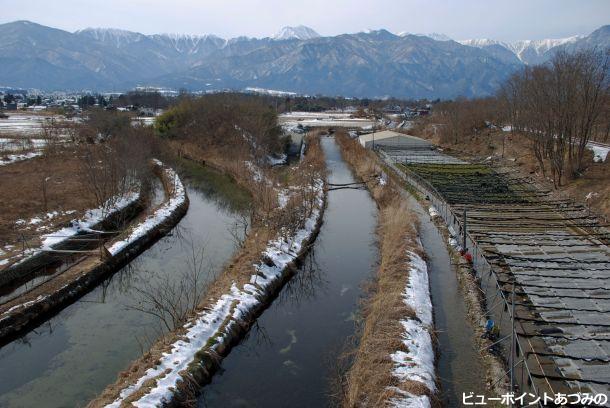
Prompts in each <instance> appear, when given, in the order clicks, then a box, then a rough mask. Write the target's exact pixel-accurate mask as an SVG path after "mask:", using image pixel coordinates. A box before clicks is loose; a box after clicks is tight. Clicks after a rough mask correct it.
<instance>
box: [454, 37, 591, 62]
mask: <svg viewBox="0 0 610 408" xmlns="http://www.w3.org/2000/svg"><path fill="white" fill-rule="evenodd" d="M582 38H584V36H583V35H575V36H572V37H568V38H550V39H544V40H522V41H515V42H504V41H497V40H490V39H487V38H481V39H471V40H460V41H458V42H459V43H460V44H463V45H467V46H470V47H477V48H482V49H488V48H490V47H493V46H500V47H504V48H506V49H507V50H509V51H511V52H512V53H513V54H515V56H516V57H517V58H519V60H520V61H521V62H523V63H524V64H528V65H534V64H539V63H542V62H544V61H546V60H547V59H548V58H547V57H545V54H546V53H547V52H549V51H550V50H551V49H553V48H555V47H558V46H561V45H564V44H572V43H575V42H577V41H578V40H580V39H582Z"/></svg>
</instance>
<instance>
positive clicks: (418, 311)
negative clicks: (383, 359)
mask: <svg viewBox="0 0 610 408" xmlns="http://www.w3.org/2000/svg"><path fill="white" fill-rule="evenodd" d="M409 257H410V259H411V261H410V263H409V280H408V282H407V287H406V288H405V292H404V302H405V304H406V305H407V306H409V307H410V308H411V309H413V310H414V311H415V318H413V319H410V318H409V319H404V320H401V321H400V324H401V325H402V327H403V330H404V331H403V335H402V343H403V344H404V345H405V347H406V349H407V351H406V352H405V351H400V350H399V351H396V352H395V353H393V354H391V355H390V357H391V358H392V361H394V369H393V371H392V374H393V375H394V377H396V378H397V379H398V380H399V381H401V382H402V381H418V382H420V383H422V384H424V385H425V386H426V387H427V388H428V389H429V390H430V391H431V392H435V391H436V384H435V378H436V374H435V371H434V348H433V346H432V337H431V336H430V330H431V329H432V325H433V321H432V301H431V299H430V284H429V281H428V267H427V266H426V262H425V261H424V260H423V259H422V257H420V256H419V255H417V254H416V253H413V252H409ZM400 394H401V395H402V397H396V398H393V399H391V400H390V404H391V405H392V406H394V407H429V406H430V399H429V398H428V396H426V395H412V394H410V393H407V392H400Z"/></svg>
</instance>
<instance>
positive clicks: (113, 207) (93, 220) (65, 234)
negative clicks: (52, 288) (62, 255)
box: [4, 192, 140, 266]
mask: <svg viewBox="0 0 610 408" xmlns="http://www.w3.org/2000/svg"><path fill="white" fill-rule="evenodd" d="M139 197H140V193H136V192H130V193H128V194H126V195H125V196H124V197H121V198H118V199H116V198H115V199H113V200H112V204H109V203H107V204H106V205H104V206H102V207H99V208H95V209H92V210H87V212H86V213H85V216H84V218H82V219H80V220H72V221H71V222H70V225H69V226H67V227H64V228H61V229H59V230H56V231H53V232H51V233H49V234H44V235H41V236H40V240H41V245H40V247H38V248H31V249H28V250H26V251H25V252H22V253H19V254H18V255H15V256H13V257H12V258H9V259H6V260H5V262H4V264H6V263H8V261H10V260H11V259H15V258H20V257H23V258H22V259H20V260H19V261H18V262H16V263H14V264H13V266H14V265H19V264H21V263H23V262H25V261H27V260H28V259H30V258H31V257H32V256H36V255H38V254H40V253H41V252H43V251H49V250H52V249H53V248H54V247H56V246H57V245H59V244H61V243H63V242H65V241H67V240H68V239H70V238H73V237H74V236H76V235H78V234H79V233H81V232H86V231H91V228H92V227H93V226H95V225H97V224H99V223H101V222H102V221H104V220H105V219H106V218H108V217H111V216H113V215H114V214H116V213H117V212H120V211H122V210H123V209H125V208H126V207H127V206H129V205H131V204H133V203H135V202H136V201H137V200H138V199H139ZM37 222H38V219H36V218H34V219H32V220H30V223H31V224H36V223H37Z"/></svg>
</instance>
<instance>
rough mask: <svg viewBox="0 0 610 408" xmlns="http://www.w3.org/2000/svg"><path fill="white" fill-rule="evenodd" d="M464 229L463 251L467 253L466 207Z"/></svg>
mask: <svg viewBox="0 0 610 408" xmlns="http://www.w3.org/2000/svg"><path fill="white" fill-rule="evenodd" d="M462 229H463V231H462V232H463V235H464V238H463V241H462V249H463V250H464V252H465V251H466V248H467V247H466V207H464V221H463V223H462Z"/></svg>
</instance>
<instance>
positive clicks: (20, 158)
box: [0, 151, 42, 166]
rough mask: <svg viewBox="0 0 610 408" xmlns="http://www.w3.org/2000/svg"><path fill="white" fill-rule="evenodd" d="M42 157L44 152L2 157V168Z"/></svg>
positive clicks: (0, 161) (0, 158)
mask: <svg viewBox="0 0 610 408" xmlns="http://www.w3.org/2000/svg"><path fill="white" fill-rule="evenodd" d="M41 155H42V152H41V151H37V152H29V153H22V154H9V155H7V156H1V157H0V166H4V165H7V164H11V163H16V162H20V161H23V160H29V159H33V158H34V157H38V156H41Z"/></svg>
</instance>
